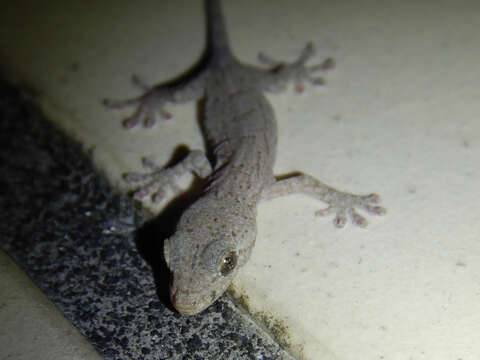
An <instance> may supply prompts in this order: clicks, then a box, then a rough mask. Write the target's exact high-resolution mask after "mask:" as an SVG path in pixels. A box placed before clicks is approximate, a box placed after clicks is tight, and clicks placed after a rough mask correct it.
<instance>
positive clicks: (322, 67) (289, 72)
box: [258, 42, 335, 93]
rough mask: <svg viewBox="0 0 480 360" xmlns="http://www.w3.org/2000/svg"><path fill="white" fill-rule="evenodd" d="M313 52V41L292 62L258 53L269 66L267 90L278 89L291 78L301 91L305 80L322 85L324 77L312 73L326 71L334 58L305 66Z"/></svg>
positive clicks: (299, 91)
mask: <svg viewBox="0 0 480 360" xmlns="http://www.w3.org/2000/svg"><path fill="white" fill-rule="evenodd" d="M314 54H315V48H314V46H313V43H311V42H309V43H307V44H306V45H305V47H304V48H303V50H302V52H301V53H300V56H299V57H298V59H297V60H296V61H294V62H291V63H287V62H283V61H278V60H275V59H273V58H272V57H270V56H268V55H265V54H264V53H259V54H258V59H259V61H260V62H261V63H263V64H265V65H267V66H269V67H271V71H270V76H268V78H269V79H268V80H267V83H268V85H269V86H266V88H267V90H270V91H274V92H275V91H278V90H281V89H283V88H284V87H285V85H286V83H287V82H288V81H290V80H293V82H294V84H295V91H296V92H297V93H302V92H303V91H304V90H305V82H308V83H310V84H312V85H316V86H318V85H324V84H325V79H324V78H323V77H321V76H316V75H313V74H314V73H316V72H317V71H328V70H331V69H333V68H334V67H335V60H334V59H333V58H331V57H329V58H327V59H325V60H324V61H323V62H322V63H320V64H316V65H312V66H306V63H307V61H308V60H309V59H310V58H311V57H313V55H314Z"/></svg>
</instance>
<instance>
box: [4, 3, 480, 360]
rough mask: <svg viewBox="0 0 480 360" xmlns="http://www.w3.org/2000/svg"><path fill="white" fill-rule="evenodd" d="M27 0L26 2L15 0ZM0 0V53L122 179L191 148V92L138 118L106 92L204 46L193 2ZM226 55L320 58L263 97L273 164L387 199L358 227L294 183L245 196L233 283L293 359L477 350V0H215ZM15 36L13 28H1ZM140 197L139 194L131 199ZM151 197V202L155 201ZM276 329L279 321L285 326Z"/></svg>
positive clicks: (177, 63) (175, 66)
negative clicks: (273, 134)
mask: <svg viewBox="0 0 480 360" xmlns="http://www.w3.org/2000/svg"><path fill="white" fill-rule="evenodd" d="M26 4H28V2H27V3H26ZM25 6H29V8H28V10H27V9H26V8H23V9H20V8H19V7H18V6H17V5H16V4H13V5H9V6H8V7H7V9H6V11H5V12H4V14H3V17H4V21H2V22H1V23H2V25H1V28H0V29H1V38H0V42H1V45H2V46H1V49H2V53H1V65H2V69H3V71H4V72H5V73H7V74H8V75H9V76H10V77H12V78H15V79H16V80H19V82H21V83H23V84H26V86H28V87H29V88H30V89H35V90H36V91H34V92H33V93H34V94H35V96H36V98H37V100H38V101H39V102H40V103H41V104H42V105H43V107H44V109H45V110H46V111H47V113H48V114H49V116H51V117H52V118H53V119H54V120H55V121H56V122H57V123H59V124H60V125H61V126H62V127H63V128H65V129H67V131H69V132H70V134H72V135H73V136H75V137H76V138H77V139H80V140H81V141H82V142H83V143H84V144H85V148H87V149H92V148H94V151H93V157H94V160H95V161H96V164H97V165H98V167H99V168H100V169H101V170H102V171H103V172H104V173H105V174H106V175H107V176H108V177H109V178H110V179H111V180H112V182H114V183H116V184H117V185H118V186H120V187H124V184H123V183H122V181H121V174H122V173H123V172H125V171H130V170H133V169H136V170H138V169H140V161H139V157H141V156H145V155H155V156H156V158H157V160H158V161H159V162H160V163H166V162H167V161H168V159H169V158H170V157H171V155H172V152H173V149H175V147H176V146H177V145H178V144H188V145H189V146H191V147H192V148H201V147H202V144H203V142H202V139H201V136H200V133H199V128H198V125H197V121H196V119H197V117H196V115H195V111H196V106H195V104H186V105H181V106H172V107H170V108H169V110H170V111H171V112H173V113H174V114H175V117H176V118H175V119H174V120H172V121H169V122H166V123H162V124H159V125H158V126H157V127H155V128H154V129H152V130H150V131H146V130H142V129H139V130H134V131H130V132H125V131H122V130H121V128H120V126H119V121H120V120H121V119H122V118H124V117H125V116H127V115H128V114H129V111H125V112H123V111H122V112H118V113H114V112H107V111H105V110H104V109H103V108H102V106H101V105H100V101H101V99H102V98H104V97H115V98H123V97H126V96H131V95H135V94H138V92H137V91H136V90H135V89H134V88H133V87H132V86H131V84H130V83H129V79H130V74H132V73H137V74H139V75H140V76H142V77H143V78H145V79H146V80H147V81H149V82H157V81H160V80H167V79H170V78H172V77H173V76H176V75H177V74H179V73H181V72H183V71H184V70H185V69H186V68H188V67H189V66H190V65H191V64H192V63H193V62H194V61H195V59H197V57H198V56H199V55H200V53H201V51H202V47H203V45H204V40H203V24H204V23H203V16H202V15H203V14H202V8H201V4H200V2H189V1H164V2H155V1H151V2H143V3H142V6H139V5H138V4H135V3H131V2H121V1H120V2H119V1H116V2H113V1H112V2H110V1H107V2H102V3H101V4H97V3H94V2H93V1H92V2H89V1H87V2H82V3H81V4H80V3H79V4H77V5H74V4H70V3H65V2H51V3H50V5H48V7H45V5H42V6H40V5H39V4H36V3H34V2H32V3H31V4H30V5H25ZM224 7H225V13H226V17H227V22H228V26H229V30H230V34H231V39H232V44H233V47H234V50H235V52H236V53H237V54H238V55H239V57H240V58H241V59H242V60H244V61H249V62H256V59H255V58H256V54H257V53H258V51H259V50H262V51H264V52H266V53H268V54H271V55H272V56H275V57H277V58H280V59H290V60H293V59H295V57H296V55H297V54H298V51H299V50H300V49H301V48H302V46H303V45H304V43H305V42H306V41H308V40H313V41H314V43H315V44H316V47H317V49H318V57H317V59H318V61H321V60H323V59H324V58H325V57H327V56H333V57H334V58H335V59H336V61H337V68H336V70H335V71H333V72H332V73H329V74H328V75H327V76H326V78H327V86H326V87H324V88H322V89H308V91H306V92H305V93H304V94H302V95H301V96H298V95H297V94H294V92H293V91H292V90H290V91H288V92H286V93H284V94H279V95H272V96H269V99H270V101H271V102H272V105H273V107H274V109H275V112H276V115H277V118H278V122H279V151H278V157H277V159H278V160H277V163H276V167H275V169H276V171H277V173H279V174H281V173H286V172H290V171H294V170H301V171H305V172H307V173H310V174H312V175H314V176H317V177H318V178H320V179H321V180H322V181H325V182H327V183H329V184H332V185H334V186H336V187H338V188H341V189H344V190H348V191H352V192H358V193H370V192H376V193H378V194H380V195H381V196H382V200H383V204H384V205H385V206H386V207H387V208H388V214H387V216H385V217H384V218H369V220H370V226H369V227H368V228H367V229H357V228H354V227H352V226H348V227H347V228H345V229H343V230H340V231H339V230H337V229H335V228H333V226H332V225H331V223H330V221H329V219H319V218H314V216H313V213H314V212H315V211H316V210H317V209H318V208H320V207H322V206H323V205H322V204H318V203H317V202H316V201H314V200H311V199H307V198H304V197H302V196H290V197H287V198H283V199H277V200H274V201H271V202H269V203H264V204H262V205H261V206H260V209H259V217H258V226H259V234H258V238H257V245H256V248H255V250H254V253H253V256H252V259H251V261H250V263H249V264H248V266H247V267H246V268H245V270H244V271H243V272H242V274H241V275H240V277H239V278H238V280H237V281H236V282H235V286H234V287H235V289H236V292H238V293H240V294H242V299H243V300H244V301H243V303H244V304H246V305H247V306H248V309H249V310H250V311H251V312H252V313H253V314H254V315H256V316H257V317H258V318H265V317H264V316H263V317H262V316H261V315H262V314H263V315H264V314H267V315H268V316H267V317H270V316H271V317H272V318H273V319H276V321H279V322H280V323H281V324H282V325H283V326H284V329H286V331H285V332H283V334H284V336H286V337H285V338H284V341H286V342H288V343H289V344H290V346H291V348H292V349H293V351H294V353H296V354H297V355H298V356H304V357H305V358H311V359H318V358H325V359H342V360H353V359H358V358H366V359H375V358H379V359H381V358H385V359H405V358H409V357H410V358H418V359H423V358H424V359H440V360H442V359H452V358H462V359H475V358H476V357H478V356H479V355H480V343H479V342H478V341H476V337H475V334H477V333H478V332H479V330H480V329H479V325H478V324H479V323H480V321H479V320H480V318H479V316H480V315H479V314H480V301H479V296H480V278H479V277H478V273H479V270H480V269H479V268H478V267H479V266H480V265H479V264H480V261H479V260H480V259H479V258H480V245H479V244H480V243H479V241H478V240H479V236H480V235H479V234H480V215H479V214H480V205H479V204H480V202H479V201H477V200H476V199H478V198H480V190H479V187H478V184H479V183H480V181H479V180H480V173H479V171H478V166H476V163H477V162H478V159H479V158H480V143H479V141H478V138H479V135H480V122H479V121H478V119H477V118H478V114H480V101H479V97H478V89H477V86H478V82H479V80H480V67H479V66H478V56H479V55H480V54H479V50H478V49H479V48H480V47H479V45H480V44H479V43H480V38H479V37H478V36H477V35H476V34H477V29H478V25H479V21H480V20H479V19H480V5H478V4H477V2H475V1H460V2H455V3H453V2H449V1H440V2H439V1H420V2H395V1H384V2H376V1H366V2H362V3H359V2H354V1H339V2H331V3H330V2H318V1H313V0H311V1H307V0H304V1H302V2H295V4H293V3H292V2H289V1H286V0H283V1H262V2H254V1H242V2H234V1H225V4H224ZM13 32H14V33H15V35H13ZM147 205H148V204H147ZM157 210H158V209H157ZM285 334H287V335H285Z"/></svg>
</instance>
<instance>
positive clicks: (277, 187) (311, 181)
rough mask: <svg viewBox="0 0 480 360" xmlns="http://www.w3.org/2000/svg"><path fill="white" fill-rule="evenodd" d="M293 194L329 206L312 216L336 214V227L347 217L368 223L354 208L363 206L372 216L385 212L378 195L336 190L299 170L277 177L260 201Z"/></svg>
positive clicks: (357, 222)
mask: <svg viewBox="0 0 480 360" xmlns="http://www.w3.org/2000/svg"><path fill="white" fill-rule="evenodd" d="M292 193H304V194H306V195H309V196H312V197H314V198H316V199H318V200H321V201H323V202H325V203H327V204H328V207H327V208H325V209H321V210H318V211H317V212H316V213H315V215H317V216H326V215H329V214H335V218H334V220H333V224H334V225H335V226H336V227H338V228H342V227H344V226H345V224H346V223H347V217H348V218H350V220H351V221H352V223H353V224H355V225H357V226H360V227H366V226H367V225H368V222H367V220H366V219H365V217H363V216H362V215H360V214H358V213H357V212H356V210H355V209H356V208H360V209H363V210H365V211H366V212H368V213H370V214H373V215H384V214H385V213H386V209H385V208H383V207H381V206H378V205H377V204H378V203H379V201H380V197H379V196H378V195H377V194H369V195H355V194H350V193H346V192H342V191H338V190H336V189H334V188H332V187H331V186H328V185H326V184H324V183H323V182H321V181H320V180H317V179H316V178H314V177H313V176H310V175H306V174H302V173H298V174H295V175H293V176H291V177H287V178H284V179H280V180H276V181H275V182H274V183H273V184H272V185H270V186H269V187H267V188H266V189H265V190H264V191H263V192H262V200H263V199H272V198H275V197H279V196H284V195H288V194H292Z"/></svg>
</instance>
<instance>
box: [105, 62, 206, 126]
mask: <svg viewBox="0 0 480 360" xmlns="http://www.w3.org/2000/svg"><path fill="white" fill-rule="evenodd" d="M207 73H208V66H206V64H204V63H201V64H200V65H199V66H198V67H197V68H196V69H194V71H192V72H191V73H189V74H187V75H185V76H183V77H181V78H179V79H178V80H176V81H172V82H169V83H165V84H159V85H156V86H153V87H151V86H149V85H147V84H145V83H144V82H143V81H141V80H140V79H139V78H138V77H137V76H133V77H132V82H133V84H134V85H136V86H137V87H138V88H140V89H141V90H143V91H144V93H143V94H142V95H140V96H138V97H135V98H132V99H127V100H111V99H104V100H103V102H102V103H103V105H104V106H106V107H107V108H110V109H123V108H125V107H130V106H137V110H136V111H135V112H134V113H133V114H132V115H131V116H130V117H128V118H126V119H124V120H123V122H122V124H123V127H124V128H125V129H131V128H133V127H135V126H137V125H138V124H140V123H141V124H142V125H143V126H144V127H145V128H151V127H152V126H153V125H155V122H156V118H157V116H158V115H159V116H160V117H161V118H163V119H170V118H172V116H173V115H172V114H171V113H169V112H168V111H166V110H165V109H164V107H165V105H166V104H168V103H177V104H179V103H185V102H188V101H194V100H197V99H199V98H201V97H202V95H203V93H204V88H205V78H206V76H207Z"/></svg>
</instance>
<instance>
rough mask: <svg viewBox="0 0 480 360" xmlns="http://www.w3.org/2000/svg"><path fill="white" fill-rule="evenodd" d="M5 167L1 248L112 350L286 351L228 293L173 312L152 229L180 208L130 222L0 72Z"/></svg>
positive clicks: (241, 354)
mask: <svg viewBox="0 0 480 360" xmlns="http://www.w3.org/2000/svg"><path fill="white" fill-rule="evenodd" d="M0 171H1V174H2V176H1V177H0V189H1V190H0V212H1V218H2V221H1V222H0V234H1V247H2V249H4V250H5V251H6V252H7V253H8V254H9V255H10V256H11V257H12V258H13V259H14V260H15V261H16V262H17V263H18V264H19V265H20V266H21V267H22V268H23V269H24V270H25V271H26V272H27V273H28V275H29V276H30V277H31V278H32V279H33V280H34V281H35V282H36V283H37V284H38V286H39V287H40V288H41V289H42V290H43V291H44V292H45V293H46V294H47V296H48V297H49V298H50V299H51V300H52V301H53V302H54V303H55V304H56V305H57V306H58V307H59V308H60V309H61V311H63V312H64V314H65V316H66V317H67V318H68V319H70V320H71V322H72V323H73V324H74V325H75V326H76V327H77V328H78V329H79V330H80V331H81V333H82V334H84V335H85V336H86V337H87V338H88V339H89V341H90V342H91V343H92V344H93V345H94V346H95V347H96V348H97V349H98V351H99V352H100V353H101V354H103V356H104V357H105V358H106V359H286V358H289V357H288V355H287V354H286V353H285V352H283V351H282V350H281V349H280V348H279V347H278V345H277V344H276V343H274V342H273V341H272V340H271V339H270V338H269V337H268V336H267V335H266V334H265V333H263V332H262V330H261V329H260V328H258V327H257V326H256V325H255V324H254V323H252V322H251V321H250V320H249V319H248V318H247V317H246V316H244V315H243V314H242V313H241V312H240V311H238V310H237V309H236V308H235V307H234V306H233V305H232V303H231V301H230V300H229V299H228V298H226V297H222V298H221V299H220V300H219V301H218V302H217V303H216V304H215V305H214V306H212V307H210V308H209V309H207V310H206V311H205V312H203V313H202V314H199V315H197V316H194V317H190V318H185V317H181V316H179V315H178V314H177V313H175V312H173V311H172V310H171V309H170V308H169V307H168V302H167V301H166V300H165V296H164V294H165V289H166V284H167V276H166V273H165V271H164V269H163V266H162V265H161V262H159V261H158V259H157V257H156V254H158V253H159V250H158V244H157V243H156V242H155V241H154V237H152V236H151V235H152V234H153V233H155V234H158V233H160V234H161V233H163V234H165V233H166V232H168V231H169V229H170V228H171V224H172V223H173V222H172V219H173V217H174V216H175V211H173V212H172V213H166V214H165V215H164V216H163V217H161V218H160V219H158V220H157V221H155V222H152V223H147V224H144V225H142V226H141V227H140V230H138V231H133V230H134V229H135V228H136V226H137V225H138V224H143V221H144V219H145V217H144V216H143V215H142V214H141V212H140V211H139V210H136V209H135V206H134V205H133V203H132V202H131V201H130V200H129V199H127V198H125V197H122V196H119V195H116V194H115V193H114V192H113V190H112V189H111V188H110V187H109V186H108V184H106V183H105V182H104V181H103V180H102V179H101V177H99V176H98V175H97V173H96V172H94V171H93V169H92V168H91V164H90V162H89V160H88V157H87V156H86V155H85V154H84V153H83V152H82V150H81V148H80V146H78V145H76V144H73V143H72V142H71V141H70V140H68V139H67V138H66V137H65V136H64V135H63V134H62V133H61V132H59V131H57V130H56V129H54V128H53V127H52V126H51V125H50V124H49V123H48V122H47V121H45V120H44V119H43V118H42V116H41V114H40V113H39V111H38V110H36V109H35V108H34V107H33V106H31V105H29V104H28V103H27V102H26V101H24V100H22V99H21V97H20V95H19V93H18V92H17V91H16V90H15V89H13V88H11V87H9V86H8V85H6V84H5V83H3V82H0ZM172 214H173V215H172ZM172 216H173V217H172ZM152 269H153V271H152Z"/></svg>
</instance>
